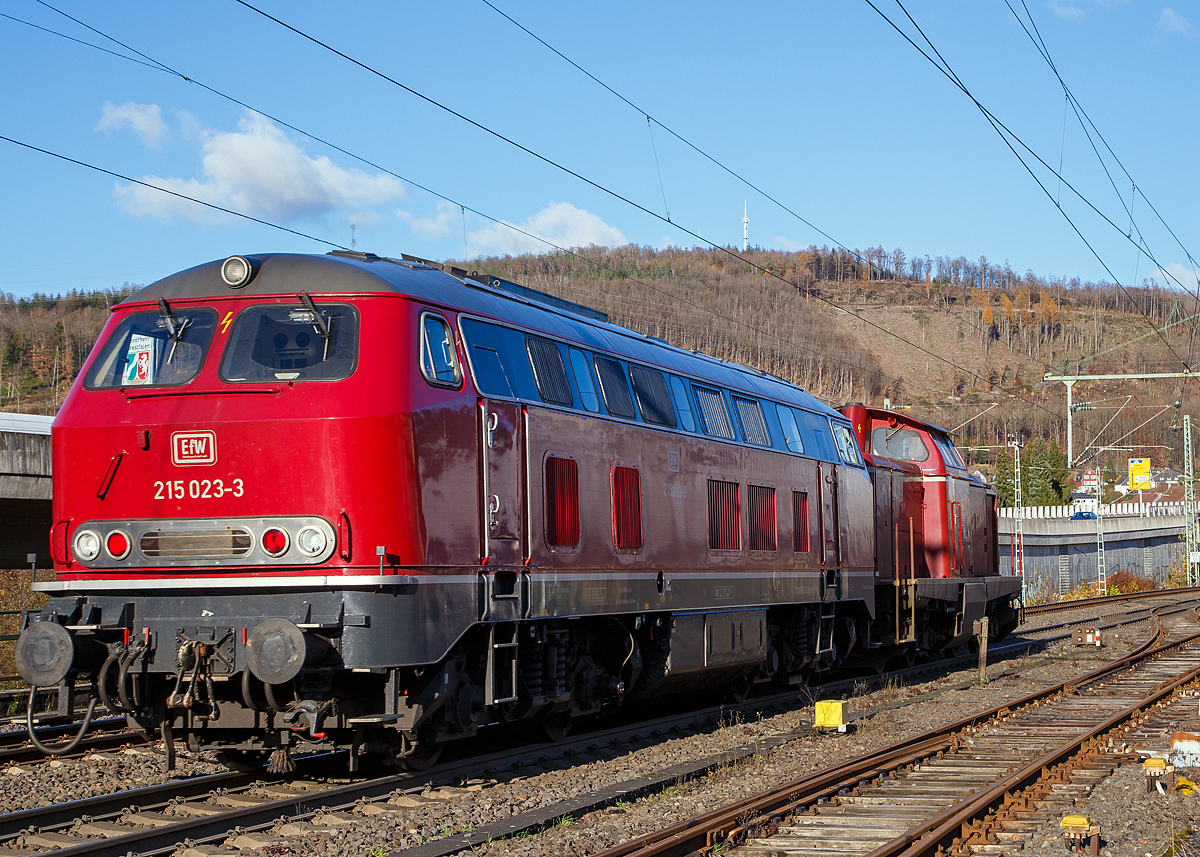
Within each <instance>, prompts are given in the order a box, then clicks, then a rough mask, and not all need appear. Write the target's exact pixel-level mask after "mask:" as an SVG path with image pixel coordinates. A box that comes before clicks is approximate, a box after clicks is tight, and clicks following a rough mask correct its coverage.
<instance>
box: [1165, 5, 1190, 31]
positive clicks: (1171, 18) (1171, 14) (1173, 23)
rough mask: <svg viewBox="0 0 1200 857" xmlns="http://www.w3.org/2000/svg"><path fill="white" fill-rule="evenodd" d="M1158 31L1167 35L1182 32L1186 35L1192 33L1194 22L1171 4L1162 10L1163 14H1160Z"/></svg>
mask: <svg viewBox="0 0 1200 857" xmlns="http://www.w3.org/2000/svg"><path fill="white" fill-rule="evenodd" d="M1158 31H1159V32H1160V33H1164V34H1166V35H1170V34H1171V33H1182V34H1183V35H1185V36H1190V35H1191V34H1192V23H1191V22H1190V21H1189V20H1188V19H1187V18H1185V17H1183V16H1182V15H1180V14H1179V13H1178V12H1176V11H1175V10H1174V9H1172V8H1171V7H1170V6H1167V7H1165V8H1164V9H1163V10H1162V14H1161V15H1159V16H1158Z"/></svg>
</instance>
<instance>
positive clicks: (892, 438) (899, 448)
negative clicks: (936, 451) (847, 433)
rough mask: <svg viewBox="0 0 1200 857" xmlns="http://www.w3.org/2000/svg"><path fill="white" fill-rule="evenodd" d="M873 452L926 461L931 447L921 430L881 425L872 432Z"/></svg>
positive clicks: (908, 459) (874, 453) (898, 458)
mask: <svg viewBox="0 0 1200 857" xmlns="http://www.w3.org/2000/svg"><path fill="white" fill-rule="evenodd" d="M871 454H872V455H882V456H883V457H884V458H893V459H896V460H898V461H924V460H926V459H927V458H929V449H928V447H926V446H925V441H924V440H922V439H921V433H920V432H917V431H913V430H912V429H906V428H888V427H887V426H879V428H877V429H875V430H874V431H873V432H871Z"/></svg>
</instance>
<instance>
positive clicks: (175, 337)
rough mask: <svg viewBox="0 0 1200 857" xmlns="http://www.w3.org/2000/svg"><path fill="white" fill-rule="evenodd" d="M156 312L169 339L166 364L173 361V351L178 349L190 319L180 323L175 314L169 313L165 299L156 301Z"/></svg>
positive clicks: (169, 309) (190, 321)
mask: <svg viewBox="0 0 1200 857" xmlns="http://www.w3.org/2000/svg"><path fill="white" fill-rule="evenodd" d="M158 311H159V312H161V313H162V317H163V321H164V322H166V325H167V335H168V336H169V337H171V353H170V354H168V355H167V363H170V362H171V361H172V360H174V359H175V349H176V348H178V347H179V343H180V342H182V341H183V332H184V331H185V330H187V327H188V325H189V324H191V323H192V320H191V318H185V319H184V320H183V321H182V322H180V321H179V320H178V319H176V318H175V313H173V312H171V308H170V307H169V306H167V301H166V299H165V298H159V299H158Z"/></svg>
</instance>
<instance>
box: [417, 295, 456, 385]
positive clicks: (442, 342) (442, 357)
mask: <svg viewBox="0 0 1200 857" xmlns="http://www.w3.org/2000/svg"><path fill="white" fill-rule="evenodd" d="M421 374H423V375H424V376H425V380H427V381H429V383H431V384H437V385H439V386H443V387H457V386H458V384H459V381H461V380H462V373H461V372H460V371H459V368H458V356H457V355H456V353H455V351H454V335H453V334H452V333H451V332H450V325H448V324H447V323H446V320H445V319H444V318H442V317H441V316H440V315H436V314H435V313H431V312H427V313H422V314H421Z"/></svg>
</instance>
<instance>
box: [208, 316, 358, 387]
mask: <svg viewBox="0 0 1200 857" xmlns="http://www.w3.org/2000/svg"><path fill="white" fill-rule="evenodd" d="M306 297H307V296H306ZM357 362H358V312H357V311H356V310H355V309H354V307H352V306H348V305H346V304H324V303H314V302H313V301H312V300H311V299H309V300H308V301H297V302H296V303H293V304H265V305H259V306H252V307H250V308H249V309H246V310H243V311H242V314H241V315H239V316H238V317H237V321H235V322H234V325H233V331H232V332H231V333H230V335H229V345H228V346H226V348H225V357H224V359H223V360H222V361H221V373H220V374H221V379H222V380H223V381H232V382H235V383H236V382H251V381H340V380H341V379H343V378H347V377H349V376H350V373H352V372H353V371H354V367H355V365H356V364H357Z"/></svg>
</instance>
